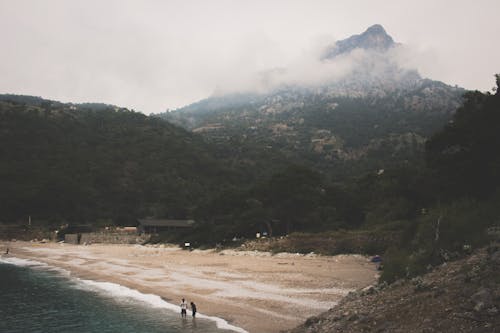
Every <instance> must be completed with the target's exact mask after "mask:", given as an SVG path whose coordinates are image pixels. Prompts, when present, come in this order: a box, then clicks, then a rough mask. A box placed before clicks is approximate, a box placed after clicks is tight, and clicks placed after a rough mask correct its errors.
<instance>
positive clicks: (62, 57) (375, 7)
mask: <svg viewBox="0 0 500 333" xmlns="http://www.w3.org/2000/svg"><path fill="white" fill-rule="evenodd" d="M498 12H500V3H499V2H498V1H493V0H480V1H475V2H473V3H472V2H468V1H446V0H445V1H439V3H436V2H434V1H420V2H414V1H411V2H410V1H396V0H389V1H384V2H383V3H380V2H374V1H369V0H366V1H360V0H358V1H328V0H317V1H314V2H311V1H293V0H291V1H273V0H269V1H261V0H256V1H249V2H242V1H229V0H226V1H223V0H211V1H189V0H186V1H168V0H166V1H151V0H149V1H148V0H147V1H133V0H120V1H119V0H108V1H97V0H88V1H78V0H74V1H66V0H46V1H36V0H18V1H9V0H0V36H1V41H2V49H1V51H2V52H1V53H0V93H16V94H29V95H35V96H42V97H45V98H50V99H56V100H60V101H63V102H103V103H110V104H116V105H119V106H124V107H128V108H134V109H136V110H139V111H142V112H145V113H152V112H154V113H157V112H162V111H164V110H166V109H173V108H177V107H181V106H184V105H186V104H189V103H192V102H195V101H197V100H200V99H202V98H205V97H208V96H210V95H212V94H214V93H218V94H220V93H226V92H234V91H241V90H252V91H261V92H262V91H266V90H267V89H271V88H273V87H276V86H278V85H280V84H307V85H315V84H321V83H322V82H327V81H330V80H335V79H339V78H342V77H344V76H345V75H348V73H349V72H350V71H351V70H352V69H353V66H356V64H358V63H359V62H360V61H362V60H363V59H366V57H367V54H366V52H363V51H359V52H357V51H356V52H353V54H352V56H351V57H339V59H337V60H335V61H330V62H322V61H320V54H321V52H322V51H323V50H324V47H326V46H327V45H331V44H332V43H333V42H334V41H335V40H339V39H344V38H347V37H349V36H350V35H353V34H359V33H361V32H363V31H364V30H365V29H366V28H367V27H369V26H371V25H372V24H375V23H379V24H382V25H383V26H384V28H385V29H386V31H387V33H388V34H389V35H391V36H392V37H393V38H394V40H395V41H396V42H400V43H402V44H404V47H402V48H399V49H398V51H397V52H394V54H392V55H391V56H392V57H394V61H397V62H398V63H399V64H400V65H401V66H404V67H405V68H415V69H418V70H419V72H420V73H421V74H422V75H423V76H424V77H429V78H432V79H436V80H442V81H444V82H446V83H448V84H452V85H455V84H457V85H460V86H463V87H465V88H469V89H479V90H490V89H491V87H492V86H493V85H494V79H493V74H494V73H495V72H498V71H499V67H500V66H499V65H500V64H499V61H500V46H499V45H498V43H497V35H498V32H499V31H500V23H499V21H498V19H497V17H496V16H497V13H498Z"/></svg>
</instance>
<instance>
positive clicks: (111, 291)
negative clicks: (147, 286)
mask: <svg viewBox="0 0 500 333" xmlns="http://www.w3.org/2000/svg"><path fill="white" fill-rule="evenodd" d="M78 281H79V282H80V285H81V286H85V287H86V288H88V289H91V290H93V291H100V292H104V293H106V294H108V295H111V296H114V297H119V298H122V297H124V298H133V299H135V300H139V301H141V302H143V303H146V304H147V305H149V306H151V307H155V308H163V309H168V310H171V311H174V312H177V311H178V310H179V306H178V305H175V304H172V303H169V302H167V301H165V300H164V299H163V298H161V297H160V296H158V295H154V294H144V293H141V292H140V291H138V290H135V289H131V288H128V287H125V286H122V285H120V284H117V283H112V282H99V281H93V280H85V279H78ZM188 314H190V311H189V310H188ZM196 317H197V318H203V319H208V320H211V321H214V322H215V324H216V325H217V328H220V329H224V330H231V331H235V332H239V333H248V332H247V331H246V330H244V329H243V328H241V327H237V326H234V325H231V324H229V323H228V322H227V321H226V320H224V319H222V318H219V317H213V316H207V315H204V314H201V313H199V312H197V314H196Z"/></svg>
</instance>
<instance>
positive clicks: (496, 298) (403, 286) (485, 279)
mask: <svg viewBox="0 0 500 333" xmlns="http://www.w3.org/2000/svg"><path fill="white" fill-rule="evenodd" d="M490 251H491V253H488V252H487V251H485V250H482V251H479V252H478V253H476V254H474V255H472V256H470V257H468V258H465V259H462V260H459V261H455V262H451V263H447V264H444V265H442V266H440V267H438V268H436V269H435V270H434V271H432V272H431V273H428V274H426V275H424V276H422V277H418V278H414V279H412V280H411V281H403V280H400V281H399V282H397V283H394V284H392V285H390V286H385V285H379V286H375V287H371V288H369V289H367V290H364V291H359V292H356V293H351V294H349V295H348V296H347V297H346V298H344V299H343V300H342V301H341V302H340V303H339V304H338V305H337V306H335V307H334V308H332V309H331V310H329V311H328V312H325V313H323V314H321V315H319V316H317V317H312V318H309V319H308V320H307V321H306V323H305V324H303V325H301V326H299V327H297V328H296V329H294V330H291V331H289V333H327V332H328V333H330V332H346V333H349V332H356V333H358V332H409V333H410V332H411V333H413V332H415V333H416V332H450V333H452V332H453V333H454V332H498V327H500V316H499V315H498V311H499V308H500V280H499V276H498V274H497V273H498V271H499V270H500V250H499V249H498V247H493V248H491V250H490Z"/></svg>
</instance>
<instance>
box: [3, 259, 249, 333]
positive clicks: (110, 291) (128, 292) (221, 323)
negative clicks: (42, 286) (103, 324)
mask: <svg viewBox="0 0 500 333" xmlns="http://www.w3.org/2000/svg"><path fill="white" fill-rule="evenodd" d="M0 263H5V264H11V265H16V266H21V267H30V268H44V269H48V270H55V271H58V272H60V273H62V274H64V275H67V276H68V277H69V278H71V279H73V281H75V282H77V286H78V287H80V288H83V289H89V290H92V291H97V292H101V293H105V294H107V295H110V296H112V297H117V298H132V299H134V300H138V301H141V302H143V303H145V304H147V305H148V306H151V307H155V308H163V309H167V310H170V311H174V312H177V311H178V310H179V306H178V305H175V304H172V303H169V302H167V301H165V300H164V299H162V298H161V297H160V296H158V295H154V294H144V293H141V292H140V291H138V290H135V289H131V288H128V287H125V286H122V285H120V284H117V283H112V282H100V281H93V280H87V279H80V278H76V277H72V276H70V272H69V271H68V270H65V269H62V268H58V267H52V266H49V265H48V264H46V263H44V262H39V261H35V260H30V259H22V258H16V257H12V256H9V257H6V256H2V257H0ZM190 312H191V311H189V310H188V313H189V314H191V313H190ZM196 317H197V318H203V319H207V320H211V321H213V322H215V324H216V325H217V328H220V329H223V330H231V331H234V332H238V333H248V332H247V331H246V330H244V329H243V328H241V327H237V326H234V325H231V324H229V323H228V322H227V321H226V320H224V319H222V318H219V317H214V316H207V315H204V314H201V313H199V312H197V313H196Z"/></svg>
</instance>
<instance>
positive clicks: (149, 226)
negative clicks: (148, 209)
mask: <svg viewBox="0 0 500 333" xmlns="http://www.w3.org/2000/svg"><path fill="white" fill-rule="evenodd" d="M194 224H195V221H194V220H169V219H139V220H138V226H137V229H138V230H139V231H140V232H141V233H146V234H157V233H159V232H162V231H168V230H176V229H186V228H192V227H193V226H194Z"/></svg>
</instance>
